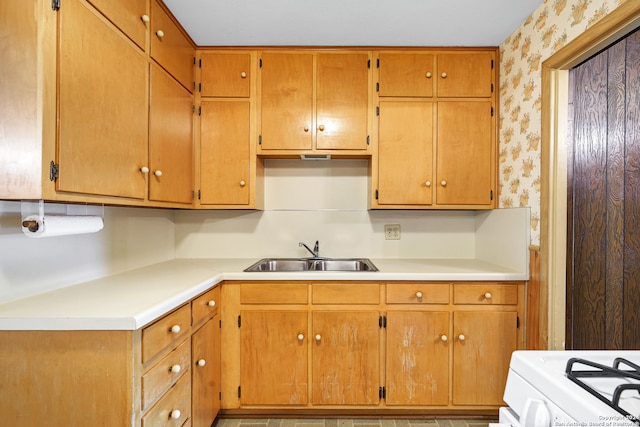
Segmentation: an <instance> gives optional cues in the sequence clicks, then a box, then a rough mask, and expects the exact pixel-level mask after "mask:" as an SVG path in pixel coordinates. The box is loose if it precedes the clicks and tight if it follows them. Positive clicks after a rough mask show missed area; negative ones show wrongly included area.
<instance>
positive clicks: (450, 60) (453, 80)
mask: <svg viewBox="0 0 640 427" xmlns="http://www.w3.org/2000/svg"><path fill="white" fill-rule="evenodd" d="M494 60H495V54H494V53H493V52H483V51H472V52H469V51H464V50H457V51H451V52H447V53H442V52H427V53H425V52H419V51H405V52H389V51H384V52H380V53H379V54H378V57H377V59H376V65H377V67H378V82H377V85H376V87H377V91H378V95H379V96H381V97H434V96H435V97H439V98H479V97H480V98H489V97H491V96H492V95H493V91H494V84H495V82H494V75H495V63H494Z"/></svg>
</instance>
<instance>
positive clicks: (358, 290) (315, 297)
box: [311, 283, 380, 304]
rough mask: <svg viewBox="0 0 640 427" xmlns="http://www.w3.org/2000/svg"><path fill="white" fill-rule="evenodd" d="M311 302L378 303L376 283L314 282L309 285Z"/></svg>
mask: <svg viewBox="0 0 640 427" xmlns="http://www.w3.org/2000/svg"><path fill="white" fill-rule="evenodd" d="M311 299H312V302H313V304H379V303H380V285H378V284H377V283H314V284H312V285H311Z"/></svg>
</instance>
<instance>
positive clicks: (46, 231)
mask: <svg viewBox="0 0 640 427" xmlns="http://www.w3.org/2000/svg"><path fill="white" fill-rule="evenodd" d="M30 221H35V222H36V223H37V225H38V226H37V230H35V231H31V230H33V229H35V228H36V227H29V226H25V224H26V223H28V222H30ZM103 227H104V222H103V220H102V218H101V217H99V216H89V215H83V216H80V215H66V216H61V215H50V216H45V217H44V218H40V216H38V215H30V216H28V217H26V218H24V220H23V221H22V232H23V233H24V234H25V235H27V236H28V237H31V238H39V237H51V236H66V235H69V234H85V233H95V232H96V231H100V230H102V228H103Z"/></svg>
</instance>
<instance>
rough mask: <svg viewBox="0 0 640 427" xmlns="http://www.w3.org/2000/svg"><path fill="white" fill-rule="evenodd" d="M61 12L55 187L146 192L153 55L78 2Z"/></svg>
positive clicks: (121, 193)
mask: <svg viewBox="0 0 640 427" xmlns="http://www.w3.org/2000/svg"><path fill="white" fill-rule="evenodd" d="M58 13H59V28H58V31H59V52H58V57H59V66H58V73H59V74H58V99H59V103H58V111H57V118H58V135H57V137H58V138H57V160H56V162H55V163H56V164H57V165H58V179H57V181H56V184H57V185H56V190H57V191H59V192H69V193H82V194H92V195H102V196H117V197H129V198H136V199H144V198H145V196H146V182H145V175H144V174H143V173H141V172H140V168H142V167H144V166H146V165H147V164H148V161H147V144H148V129H147V123H148V99H147V85H148V81H149V80H148V73H149V65H148V63H147V59H146V58H145V56H144V54H143V53H142V52H141V51H139V50H138V49H136V48H135V47H133V46H132V45H131V44H129V43H128V42H127V41H126V40H125V39H124V38H123V37H121V36H120V35H119V34H117V33H116V32H114V31H113V30H112V29H111V28H109V27H108V26H107V25H105V24H104V23H103V22H102V21H101V20H100V19H99V17H98V16H97V15H96V14H95V13H94V12H92V11H91V10H90V9H89V8H88V7H86V6H85V5H83V4H82V3H81V2H80V1H78V0H70V1H66V2H64V5H62V6H61V8H60V10H59V11H58ZM50 160H51V161H53V160H54V157H51V159H50ZM45 161H46V160H45Z"/></svg>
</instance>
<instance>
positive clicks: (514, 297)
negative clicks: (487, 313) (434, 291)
mask: <svg viewBox="0 0 640 427" xmlns="http://www.w3.org/2000/svg"><path fill="white" fill-rule="evenodd" d="M453 303H454V304H503V305H514V304H517V303H518V285H516V284H502V283H494V282H486V283H483V282H478V283H469V284H458V283H456V284H454V285H453Z"/></svg>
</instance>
